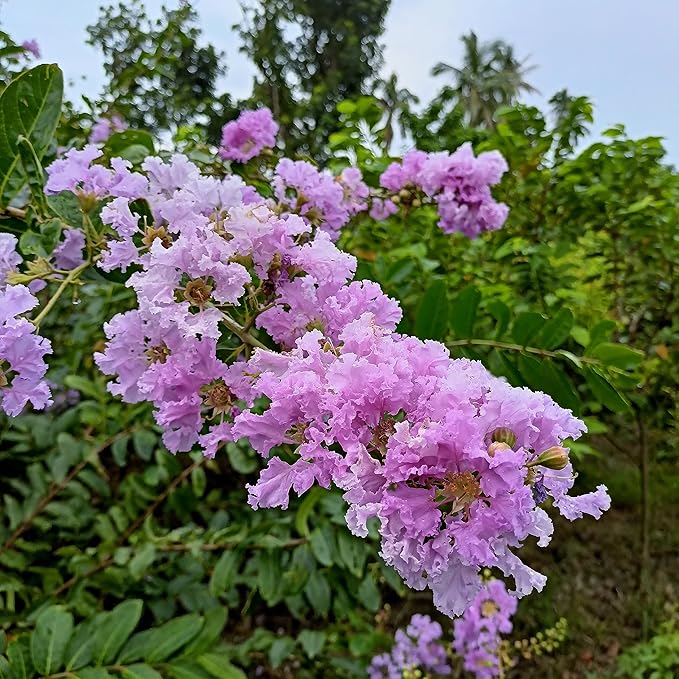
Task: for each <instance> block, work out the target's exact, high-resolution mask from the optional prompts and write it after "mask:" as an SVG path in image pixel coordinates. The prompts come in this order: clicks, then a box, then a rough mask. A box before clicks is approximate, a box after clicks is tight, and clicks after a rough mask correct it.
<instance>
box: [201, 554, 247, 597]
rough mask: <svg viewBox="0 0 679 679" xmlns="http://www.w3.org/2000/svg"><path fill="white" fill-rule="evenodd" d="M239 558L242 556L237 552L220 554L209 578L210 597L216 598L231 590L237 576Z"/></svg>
mask: <svg viewBox="0 0 679 679" xmlns="http://www.w3.org/2000/svg"><path fill="white" fill-rule="evenodd" d="M241 558H242V554H241V553H240V552H239V551H237V550H228V551H225V552H222V555H221V556H220V557H219V559H217V563H216V564H215V569H214V570H213V571H212V575H211V576H210V583H209V585H208V589H209V591H210V594H212V596H214V597H218V596H219V595H220V594H222V593H224V592H226V591H228V590H229V589H231V587H232V585H233V581H234V578H235V577H236V575H237V574H238V568H239V566H240V563H241Z"/></svg>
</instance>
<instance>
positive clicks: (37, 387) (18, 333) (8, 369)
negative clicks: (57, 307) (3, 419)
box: [0, 285, 52, 417]
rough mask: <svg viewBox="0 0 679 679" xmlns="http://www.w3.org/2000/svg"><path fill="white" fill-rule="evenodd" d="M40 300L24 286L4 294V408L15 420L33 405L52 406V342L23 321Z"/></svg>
mask: <svg viewBox="0 0 679 679" xmlns="http://www.w3.org/2000/svg"><path fill="white" fill-rule="evenodd" d="M37 303H38V300H37V299H36V298H35V297H34V296H33V295H32V294H31V292H30V290H29V289H28V288H27V287H26V286H24V285H8V286H6V287H5V289H4V290H2V291H0V408H2V410H4V411H5V412H6V413H7V414H8V415H11V416H13V417H15V416H17V415H19V414H20V413H21V411H22V410H23V409H24V406H25V405H26V404H27V403H28V402H29V401H30V402H31V403H32V404H33V406H34V407H35V408H38V409H42V408H44V407H45V406H48V405H50V403H52V400H51V398H50V395H51V394H50V389H49V387H48V386H47V383H46V382H45V379H44V378H45V373H46V371H47V365H46V364H45V360H44V356H45V355H46V354H51V353H52V347H51V345H50V342H49V340H46V339H45V338H44V337H40V336H39V335H37V334H36V332H35V326H34V325H33V324H32V323H31V322H30V321H28V320H26V319H25V318H22V317H21V314H24V313H25V312H26V311H29V310H30V309H32V308H33V307H34V306H35V305H36V304H37Z"/></svg>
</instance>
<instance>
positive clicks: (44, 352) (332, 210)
mask: <svg viewBox="0 0 679 679" xmlns="http://www.w3.org/2000/svg"><path fill="white" fill-rule="evenodd" d="M61 83H62V79H61V74H60V72H59V70H58V69H57V68H56V67H54V66H39V67H36V68H34V69H32V70H30V71H27V72H25V73H23V74H22V75H21V76H19V77H18V78H16V79H15V80H14V81H13V82H12V83H11V84H10V85H9V86H8V87H7V88H6V89H5V90H4V92H3V93H2V98H1V99H0V125H1V126H2V129H3V131H4V135H3V137H2V143H1V144H0V162H1V163H2V169H3V174H2V184H1V187H0V188H1V198H0V200H1V203H0V204H1V206H2V208H3V220H2V233H1V234H0V238H1V240H0V247H1V250H0V252H1V255H0V263H1V265H2V280H3V282H2V291H1V292H0V296H1V299H2V304H1V306H0V323H1V325H0V361H1V362H2V363H1V369H2V385H1V386H0V397H1V399H2V409H3V410H4V412H5V413H6V414H7V415H8V416H9V417H7V418H4V419H3V442H4V443H3V449H2V455H3V458H4V460H5V461H6V466H7V472H6V475H5V482H4V486H5V488H6V490H5V492H4V494H3V502H4V506H5V508H6V513H5V518H4V521H3V524H2V533H1V535H2V539H3V544H2V546H1V547H0V559H2V563H3V566H4V567H5V568H6V571H5V572H4V573H3V574H2V576H0V577H1V578H2V580H1V582H2V596H3V598H4V604H5V605H4V612H3V616H4V622H5V625H6V627H7V630H8V640H9V643H8V644H7V648H6V656H3V659H2V660H1V661H0V667H2V668H7V667H9V668H11V672H13V673H14V674H16V673H17V672H18V671H19V670H18V669H17V668H18V667H19V666H20V665H21V666H25V667H26V668H27V669H26V674H28V675H32V674H35V673H37V674H40V675H49V674H58V673H59V672H63V671H66V672H71V673H77V676H108V675H107V673H108V672H126V673H128V674H130V676H156V675H157V673H158V672H160V676H164V675H165V674H167V673H170V674H172V675H173V676H211V675H212V676H242V670H240V669H239V668H238V667H237V666H241V667H244V668H246V669H248V671H252V672H253V673H255V672H258V673H260V674H261V673H262V672H273V673H276V672H282V673H284V674H287V673H293V672H294V673H297V674H298V675H300V676H301V675H302V673H308V675H309V676H314V672H315V671H316V670H317V669H318V667H319V666H320V667H327V668H332V669H329V670H328V672H334V673H336V674H338V675H340V676H354V675H355V674H356V673H357V672H364V671H365V666H366V664H367V661H368V660H369V659H370V657H371V655H372V652H373V651H375V650H378V649H379V647H380V646H381V645H383V644H385V643H386V641H387V640H386V639H385V638H384V636H383V635H382V634H381V633H380V632H379V631H375V629H374V623H373V616H374V615H375V614H376V613H379V615H378V618H379V616H384V615H385V614H386V612H387V611H388V610H389V608H388V607H387V608H383V604H384V603H385V599H386V600H391V601H392V602H396V601H397V597H398V595H400V596H403V595H404V594H405V593H406V591H407V588H411V589H415V590H425V591H427V590H431V595H432V596H433V601H434V604H435V605H436V607H437V608H438V609H439V611H441V612H442V613H443V614H445V615H449V616H452V615H454V614H461V613H463V612H464V611H465V610H466V609H467V608H468V607H469V605H470V604H472V603H473V602H474V601H476V600H477V595H478V593H479V591H480V590H481V588H482V587H483V586H484V585H483V577H482V572H483V571H484V569H487V568H490V569H494V571H495V572H496V573H497V574H498V575H503V576H505V577H506V578H507V586H508V588H509V590H510V591H511V592H513V596H517V595H518V596H523V595H526V594H529V593H530V592H531V591H533V590H536V589H537V590H539V589H541V588H542V587H543V585H544V580H545V578H544V576H543V575H542V574H540V573H537V572H536V571H534V570H532V569H531V568H530V567H529V566H528V565H526V564H524V563H523V561H522V560H521V559H520V557H519V555H518V554H517V552H519V551H520V547H521V544H522V542H523V541H525V540H526V539H529V538H530V539H533V538H534V539H536V540H537V541H538V544H540V545H541V546H545V545H546V544H547V543H548V542H549V538H550V536H551V533H552V528H553V527H552V524H551V520H550V518H549V515H548V513H547V511H546V509H548V508H549V507H550V506H553V508H554V509H555V510H557V511H559V512H561V513H562V514H563V515H564V516H565V517H566V518H568V519H571V520H573V519H577V518H580V517H581V516H582V515H583V514H590V515H593V516H595V517H599V516H600V514H601V512H602V511H603V510H605V509H606V508H607V507H608V505H609V499H608V496H607V494H606V491H605V488H604V487H603V486H599V487H598V488H597V489H596V490H595V491H592V492H587V493H584V494H580V495H578V494H574V495H571V494H570V493H569V491H570V490H571V488H572V486H573V483H574V480H575V473H574V471H573V467H572V464H571V461H570V459H569V450H568V447H569V443H570V441H572V440H573V439H576V438H578V437H579V436H580V435H581V434H582V433H583V432H584V431H585V429H586V427H585V424H584V423H583V421H582V420H581V419H578V417H577V416H576V414H577V413H579V412H580V411H581V410H582V409H583V408H587V405H586V404H585V405H584V406H583V405H582V404H581V403H580V399H579V395H580V394H584V395H585V398H586V403H589V402H591V401H595V400H596V399H598V398H601V394H606V395H607V397H608V400H609V402H612V401H613V400H614V398H617V399H619V400H620V402H622V403H625V401H624V397H623V396H622V395H620V394H619V393H618V391H617V390H616V388H615V386H614V383H615V380H616V379H617V378H619V377H620V376H621V375H622V376H623V377H626V378H627V379H629V376H628V375H627V373H626V370H627V369H628V368H629V367H630V366H631V367H636V365H637V363H638V362H637V361H636V354H635V353H634V352H632V351H631V350H629V349H627V348H626V347H620V346H618V345H612V344H610V343H607V342H606V340H607V339H608V337H607V334H606V332H604V331H601V330H598V331H597V333H598V334H597V335H596V336H595V337H594V338H593V339H592V342H591V343H590V344H592V345H593V346H592V351H591V352H590V355H586V356H579V355H577V353H573V351H571V349H573V348H574V347H572V346H571V345H570V344H568V349H565V348H561V347H562V346H563V345H565V344H566V343H567V342H570V340H569V335H570V332H571V329H572V326H573V316H572V313H571V312H570V311H569V310H567V309H566V308H562V309H561V310H559V311H558V312H557V313H556V314H554V315H553V317H551V318H547V317H545V316H543V315H541V314H538V313H535V312H532V313H528V314H527V315H526V314H524V315H521V316H518V317H516V318H512V317H511V316H510V311H509V309H508V308H507V307H504V308H503V307H497V309H499V311H498V319H497V326H496V327H495V328H494V329H493V331H492V333H490V334H489V337H490V338H491V340H492V338H500V339H498V340H497V341H498V345H500V344H501V341H500V340H501V338H502V336H503V333H504V332H505V331H507V330H508V328H511V332H512V337H513V341H514V344H516V345H517V346H518V348H519V349H523V351H519V352H518V357H517V358H502V359H501V360H502V361H503V363H502V365H503V366H504V369H503V370H497V371H496V372H497V373H498V374H499V375H500V377H497V376H493V375H492V374H491V373H490V372H489V371H488V368H487V367H484V365H483V364H482V363H480V362H478V361H472V360H469V359H466V358H460V359H451V358H450V355H449V353H448V350H447V349H446V347H445V345H444V343H442V342H439V341H435V340H444V341H445V340H448V339H449V338H450V330H452V331H453V332H454V333H455V334H458V333H459V334H463V333H464V330H465V328H467V327H470V326H471V325H473V324H474V321H475V317H476V309H477V307H478V299H477V292H476V291H475V289H474V288H465V289H462V290H461V291H460V292H459V294H457V295H456V296H455V297H454V299H453V300H452V302H451V301H450V300H449V298H448V294H449V293H448V290H447V286H446V284H445V282H444V279H443V278H441V277H440V276H439V275H438V269H439V263H437V262H435V261H434V259H433V255H434V251H433V250H430V249H429V248H430V247H432V244H433V243H434V242H440V241H436V240H435V239H436V238H444V239H450V238H455V239H459V240H458V241H456V242H457V243H458V246H459V247H463V246H462V245H461V244H462V243H468V244H469V245H465V246H464V247H483V243H484V240H483V237H482V238H481V239H479V241H476V242H475V243H480V245H479V246H477V245H475V244H474V245H472V244H471V242H470V241H468V237H474V236H479V235H480V234H487V233H491V232H493V231H495V230H497V229H499V228H500V227H502V225H503V223H504V222H505V220H506V219H507V214H508V208H507V207H506V206H505V205H504V204H502V203H499V202H498V201H497V200H496V199H495V198H494V197H493V195H492V193H491V187H493V186H494V185H496V184H497V183H498V182H499V181H500V180H501V178H502V176H503V175H504V174H505V173H506V172H507V165H506V163H505V161H504V160H503V158H502V156H501V155H500V154H499V153H498V152H496V151H486V152H482V153H477V154H475V153H474V151H473V150H472V148H471V147H470V146H469V145H463V146H461V147H460V148H459V149H457V150H456V151H454V152H452V153H451V152H443V153H422V152H418V151H413V152H410V153H408V154H407V155H406V156H404V158H403V159H394V160H393V162H392V161H391V160H390V159H387V160H386V161H382V160H379V161H378V160H375V161H374V162H373V163H372V167H371V168H369V169H368V171H366V172H365V176H364V174H362V172H361V170H359V169H358V168H357V167H356V165H355V164H352V163H349V162H347V160H346V159H345V158H344V154H343V153H337V154H336V156H334V157H333V158H332V160H331V161H329V164H328V169H319V168H318V167H316V166H314V165H313V164H311V163H309V162H307V161H301V160H296V159H293V158H286V157H284V156H280V155H279V154H278V152H277V151H275V150H273V148H272V147H274V146H275V143H276V134H277V123H276V121H275V120H274V119H273V117H272V116H271V114H270V113H269V112H268V111H267V110H266V109H259V110H255V111H246V112H243V113H242V114H241V116H240V117H239V118H238V119H237V120H236V121H233V122H231V123H229V124H227V125H226V126H225V127H224V130H223V138H222V146H221V147H220V149H219V150H216V149H210V148H209V147H205V146H204V145H202V144H200V143H195V142H193V141H191V140H186V139H179V140H178V144H179V145H180V146H181V147H182V150H183V151H184V153H182V154H175V153H172V152H165V153H162V154H158V153H156V151H155V149H154V141H153V139H152V138H151V137H150V136H149V135H148V134H146V133H144V132H143V131H139V130H126V131H121V130H120V128H121V126H122V125H121V123H120V122H118V121H116V120H114V119H113V118H110V119H109V120H108V123H106V122H103V121H99V123H97V127H96V129H95V130H93V131H92V135H91V142H92V143H91V144H89V145H86V146H84V147H83V148H71V149H68V150H67V149H60V150H57V149H56V148H55V146H54V143H53V138H54V133H55V127H56V123H57V120H58V116H59V113H60V107H61ZM345 110H346V107H345ZM107 135H110V136H107ZM380 165H381V167H380ZM43 168H44V169H43ZM410 224H412V225H413V226H414V228H413V230H412V232H411V234H412V235H411V241H410V242H405V243H403V245H402V246H401V247H402V252H401V255H402V257H401V259H398V260H397V261H396V263H395V265H394V264H391V265H389V267H390V268H389V272H390V274H391V275H393V281H392V282H393V283H395V284H396V286H395V287H398V284H403V285H406V286H407V285H409V281H410V280H412V278H417V277H418V274H421V273H423V272H424V273H426V275H427V278H428V280H429V283H428V285H427V286H426V288H425V290H424V292H423V293H422V294H420V295H418V293H417V291H411V290H407V289H406V290H404V293H405V294H403V297H404V298H405V299H406V300H407V307H406V312H407V314H406V317H405V318H403V319H402V310H401V307H400V305H399V303H398V301H397V300H396V299H395V297H394V296H393V295H396V294H398V290H394V292H393V293H392V296H389V295H387V294H385V292H383V290H382V289H381V288H380V286H379V285H378V284H377V283H375V282H373V281H370V280H368V279H366V278H365V277H363V275H362V274H361V278H355V273H356V259H355V258H354V257H353V256H352V255H350V254H349V253H347V252H346V251H344V250H342V249H340V248H339V247H338V246H337V242H340V243H342V242H345V243H347V244H349V245H350V244H351V241H352V238H355V239H358V238H362V237H363V236H364V235H365V233H366V230H367V229H368V228H371V227H372V228H373V229H374V230H375V232H376V234H382V233H385V232H388V231H389V230H391V231H392V232H394V233H397V234H398V238H399V239H401V238H407V236H404V235H403V232H404V231H407V229H408V228H409V225H410ZM423 225H425V228H426V230H427V234H428V235H427V236H426V237H424V238H420V229H421V228H422V226H423ZM452 234H458V235H452ZM379 237H381V236H376V242H379ZM338 239H339V241H338ZM423 248H424V251H423ZM359 254H360V253H359ZM404 260H405V265H404ZM367 261H370V257H368V258H367ZM409 263H410V264H412V266H408V264H409ZM373 264H374V265H375V266H378V265H380V263H379V261H378V260H374V261H373ZM448 265H449V264H446V266H448ZM385 266H386V264H385ZM418 268H419V269H418ZM420 280H421V276H420ZM413 295H414V296H415V298H414V300H413ZM398 296H399V297H401V295H400V294H399V295H398ZM505 308H506V309H507V311H506V313H505ZM399 323H400V325H399ZM529 339H530V340H532V342H533V344H534V345H535V346H531V345H530V344H529V341H528V340H529ZM492 341H495V340H492ZM449 344H451V345H454V340H451V341H449ZM505 344H508V343H505ZM597 349H598V352H597ZM611 355H612V356H613V358H614V359H615V360H611ZM503 356H504V355H503ZM623 359H624V360H623ZM564 360H565V361H567V362H568V363H569V365H570V366H571V367H570V368H569V371H566V370H564V368H563V366H562V365H561V363H563V362H564ZM48 366H49V370H48ZM526 366H529V367H530V368H531V369H532V373H531V370H530V369H528V368H526ZM491 367H492V365H491ZM525 374H533V375H536V376H535V377H533V378H531V380H526V379H525V378H524V375H525ZM583 378H584V379H583ZM530 381H532V382H533V384H532V385H530V386H535V383H536V382H540V381H542V384H549V385H550V386H551V388H546V387H545V391H550V392H552V395H553V396H554V398H552V396H549V395H547V394H546V393H542V392H541V391H537V390H532V389H530V388H528V387H527V386H526V384H527V383H530ZM611 382H613V384H612V383H611ZM541 386H542V385H541ZM613 395H614V396H613ZM601 400H604V399H601ZM564 406H565V407H564ZM39 410H43V413H42V414H38V412H37V411H39ZM574 413H576V414H574ZM10 417H11V418H15V419H10ZM161 441H162V445H161ZM165 449H167V450H169V451H171V452H172V453H175V454H176V456H174V457H173V456H171V455H169V454H168V453H167V450H165ZM298 496H299V497H300V498H301V499H297V498H298ZM255 509H258V510H259V511H256V512H255V511H253V510H255ZM378 553H379V558H378ZM404 583H405V585H404ZM406 586H407V588H406ZM428 596H429V594H428ZM142 601H143V604H142ZM226 610H229V611H231V616H230V617H231V620H230V621H229V622H228V625H229V630H230V634H229V635H228V639H229V643H223V642H220V635H221V632H222V629H223V628H224V626H225V624H227V621H226ZM101 611H107V612H103V613H102V612H101ZM74 620H82V622H80V623H79V624H78V626H76V627H74ZM138 626H139V629H143V630H144V631H141V632H137V633H136V634H134V635H133V632H134V630H135V629H136V628H137V627H138ZM95 629H96V630H97V631H96V633H93V632H92V630H95ZM28 630H33V631H31V632H29V631H28ZM159 640H163V641H164V642H165V643H160V642H159ZM4 645H5V644H4V642H3V646H4ZM142 661H143V662H142ZM135 668H136V669H135ZM314 668H316V669H314ZM3 671H5V670H4V669H3ZM220 672H221V674H220ZM135 673H136V674H135ZM154 673H155V674H154ZM191 673H193V674H191ZM228 673H230V674H228ZM352 673H353V674H352ZM18 676H21V675H18Z"/></svg>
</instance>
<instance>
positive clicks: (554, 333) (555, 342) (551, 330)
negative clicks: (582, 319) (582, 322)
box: [534, 308, 574, 351]
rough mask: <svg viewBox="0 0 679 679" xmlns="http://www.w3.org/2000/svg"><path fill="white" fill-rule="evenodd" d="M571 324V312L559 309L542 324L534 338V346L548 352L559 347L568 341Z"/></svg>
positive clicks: (572, 320)
mask: <svg viewBox="0 0 679 679" xmlns="http://www.w3.org/2000/svg"><path fill="white" fill-rule="evenodd" d="M573 322H574V319H573V312H572V311H571V310H570V309H565V308H564V309H561V310H560V311H559V312H558V313H557V314H556V316H554V318H550V319H549V320H548V321H547V322H546V323H545V324H544V326H543V327H542V330H541V331H540V333H539V334H538V335H537V337H536V338H535V341H534V342H535V346H536V347H538V348H540V349H547V350H548V351H551V350H553V349H556V348H557V347H560V346H561V345H562V344H563V343H564V342H565V341H566V340H567V339H568V337H569V335H570V333H571V329H572V328H573Z"/></svg>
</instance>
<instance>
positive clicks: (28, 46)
mask: <svg viewBox="0 0 679 679" xmlns="http://www.w3.org/2000/svg"><path fill="white" fill-rule="evenodd" d="M21 46H22V47H23V48H24V49H25V50H26V51H27V52H28V53H30V54H32V55H33V56H34V57H35V58H36V59H40V56H41V55H40V45H38V41H37V40H34V39H31V40H24V41H23V42H22V43H21Z"/></svg>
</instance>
